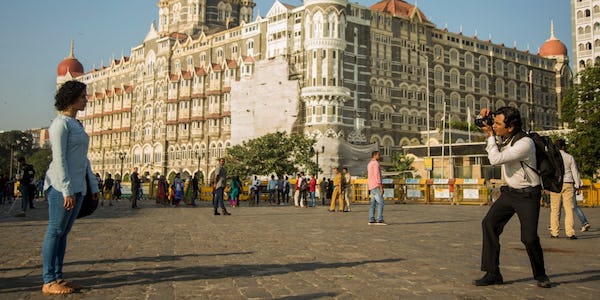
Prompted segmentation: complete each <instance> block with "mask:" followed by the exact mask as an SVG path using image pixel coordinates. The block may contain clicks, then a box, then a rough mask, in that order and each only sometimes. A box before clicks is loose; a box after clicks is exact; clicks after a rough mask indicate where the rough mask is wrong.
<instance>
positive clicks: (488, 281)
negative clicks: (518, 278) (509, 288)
mask: <svg viewBox="0 0 600 300" xmlns="http://www.w3.org/2000/svg"><path fill="white" fill-rule="evenodd" d="M473 284H474V285H476V286H488V285H493V284H504V280H502V275H500V274H496V275H494V274H491V273H485V275H484V276H483V277H481V278H479V279H477V280H474V281H473Z"/></svg>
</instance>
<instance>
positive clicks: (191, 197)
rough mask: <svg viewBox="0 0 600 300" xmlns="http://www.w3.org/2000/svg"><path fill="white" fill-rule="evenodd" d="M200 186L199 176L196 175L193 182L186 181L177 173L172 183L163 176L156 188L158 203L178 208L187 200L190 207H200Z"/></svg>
mask: <svg viewBox="0 0 600 300" xmlns="http://www.w3.org/2000/svg"><path fill="white" fill-rule="evenodd" d="M198 184H199V179H198V174H194V177H193V178H192V179H191V180H189V181H186V180H185V179H183V178H181V174H180V173H177V174H175V177H174V178H173V180H172V182H171V183H169V181H168V180H167V178H166V177H165V176H164V175H161V176H160V177H159V178H158V184H157V187H156V203H157V204H162V205H169V206H175V207H178V206H180V205H181V203H182V202H185V201H186V199H187V200H188V202H189V204H190V205H192V206H198V204H197V201H198V196H199V194H200V187H199V186H198Z"/></svg>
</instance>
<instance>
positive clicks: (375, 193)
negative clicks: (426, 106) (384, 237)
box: [367, 151, 387, 225]
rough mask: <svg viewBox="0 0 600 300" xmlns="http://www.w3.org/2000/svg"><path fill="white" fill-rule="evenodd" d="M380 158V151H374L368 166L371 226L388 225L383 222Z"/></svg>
mask: <svg viewBox="0 0 600 300" xmlns="http://www.w3.org/2000/svg"><path fill="white" fill-rule="evenodd" d="M380 158H381V154H380V153H379V151H373V153H371V161H370V162H369V165H367V183H368V185H369V193H370V194H371V206H370V207H369V225H387V224H386V223H385V221H384V220H383V184H382V183H381V169H380V167H379V159H380ZM375 207H377V216H375ZM375 217H377V219H375Z"/></svg>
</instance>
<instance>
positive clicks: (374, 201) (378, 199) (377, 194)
mask: <svg viewBox="0 0 600 300" xmlns="http://www.w3.org/2000/svg"><path fill="white" fill-rule="evenodd" d="M370 193H371V205H370V207H369V222H375V206H377V217H378V218H377V222H383V195H382V194H381V190H380V189H379V188H378V187H376V188H374V189H372V190H370Z"/></svg>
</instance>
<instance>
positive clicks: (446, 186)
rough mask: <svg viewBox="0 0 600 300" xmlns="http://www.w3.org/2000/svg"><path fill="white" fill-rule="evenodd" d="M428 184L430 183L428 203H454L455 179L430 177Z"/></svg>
mask: <svg viewBox="0 0 600 300" xmlns="http://www.w3.org/2000/svg"><path fill="white" fill-rule="evenodd" d="M427 185H429V199H428V201H427V202H426V203H428V204H450V205H452V204H454V179H447V178H436V179H429V180H427Z"/></svg>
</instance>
